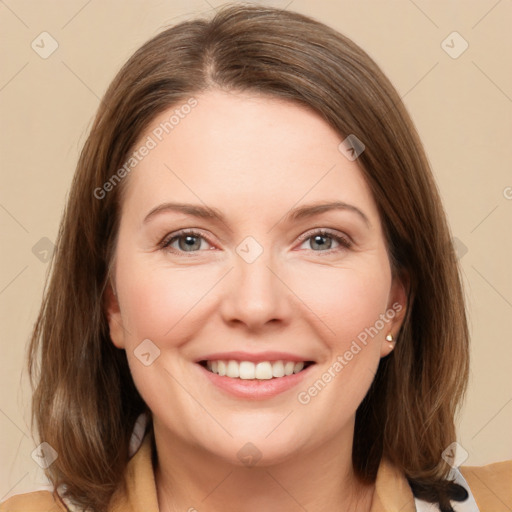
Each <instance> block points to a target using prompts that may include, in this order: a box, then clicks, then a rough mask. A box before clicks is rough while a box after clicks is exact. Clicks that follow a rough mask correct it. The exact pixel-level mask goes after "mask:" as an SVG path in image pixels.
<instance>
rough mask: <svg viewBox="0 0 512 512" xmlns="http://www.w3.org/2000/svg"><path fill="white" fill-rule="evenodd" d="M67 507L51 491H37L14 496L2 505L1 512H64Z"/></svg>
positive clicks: (0, 504) (0, 505) (0, 506)
mask: <svg viewBox="0 0 512 512" xmlns="http://www.w3.org/2000/svg"><path fill="white" fill-rule="evenodd" d="M63 511H66V507H64V505H62V503H61V502H60V501H59V500H56V499H55V497H54V496H53V494H52V493H51V492H50V491H35V492H28V493H26V494H18V495H16V496H12V497H11V498H9V499H8V500H6V501H4V502H2V503H0V512H63Z"/></svg>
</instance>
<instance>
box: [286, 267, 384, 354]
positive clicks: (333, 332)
mask: <svg viewBox="0 0 512 512" xmlns="http://www.w3.org/2000/svg"><path fill="white" fill-rule="evenodd" d="M390 285H391V273H390V270H389V268H388V266H387V265H386V260H383V261H380V260H377V261H375V260H374V261H373V262H372V263H371V264H367V265H358V266H357V267H356V266H355V265H354V266H352V267H350V266H348V265H347V266H346V267H344V268H334V267H324V268H321V267H318V268H317V269H313V270H311V269H309V271H308V272H307V273H306V272H304V273H303V275H301V276H296V278H294V281H293V285H292V286H293V289H294V292H295V293H297V295H298V296H299V297H300V298H301V299H302V300H303V301H304V302H305V303H306V304H307V306H308V307H309V308H310V310H311V311H312V312H313V313H314V315H315V317H316V318H317V322H318V323H319V325H322V326H323V327H322V330H323V331H324V332H325V333H326V338H325V339H326V340H328V343H329V345H330V348H331V349H332V350H334V351H340V350H343V351H344V350H346V347H348V346H350V344H351V341H352V340H354V339H357V337H358V336H359V335H360V334H361V333H365V332H366V329H369V328H371V327H373V326H375V324H376V322H378V321H379V318H380V315H382V314H385V311H386V306H387V303H388V299H389V290H390ZM320 322H321V324H320ZM381 324H382V322H378V324H377V325H378V327H381V329H382V325H381ZM384 330H385V329H384ZM372 332H374V331H372ZM381 334H382V335H383V336H385V334H387V333H381ZM361 338H364V334H363V335H362V336H361ZM370 339H371V338H370ZM375 345H376V344H375Z"/></svg>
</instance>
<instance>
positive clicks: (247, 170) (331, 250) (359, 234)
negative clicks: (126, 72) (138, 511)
mask: <svg viewBox="0 0 512 512" xmlns="http://www.w3.org/2000/svg"><path fill="white" fill-rule="evenodd" d="M195 97H196V99H197V101H198V105H197V106H196V107H195V108H194V109H193V110H192V111H191V112H190V114H188V115H187V116H185V117H184V119H181V120H180V122H179V124H178V125H176V126H175V128H174V129H173V130H172V132H171V133H169V134H168V135H166V136H165V137H164V138H163V140H162V141H161V142H159V143H158V145H157V147H155V148H154V149H152V150H151V151H150V152H149V154H148V155H147V156H146V157H145V158H144V159H143V160H142V161H141V162H140V163H139V164H138V165H137V167H136V168H135V169H134V170H133V171H132V173H131V174H130V175H129V177H128V178H126V179H127V180H128V182H127V183H126V185H127V187H128V188H127V190H126V192H127V194H126V197H125V200H124V203H123V205H122V212H121V223H120V231H119V238H118V243H117V247H116V255H115V265H114V271H113V277H114V279H113V286H112V289H109V294H108V297H109V299H108V303H107V304H108V306H107V309H108V311H107V312H108V318H109V325H110V335H111V338H112V341H113V343H114V344H115V346H116V347H118V348H121V349H125V350H126V355H127V358H128V362H129V365H130V369H131V372H132V375H133V379H134V382H135V384H136V386H137V388H138V390H139V392H140V394H141V395H142V397H143V398H144V400H145V401H146V403H147V404H148V406H149V408H150V409H151V411H152V414H153V420H154V429H155V441H156V447H157V453H158V465H157V468H156V484H157V492H158V499H159V504H160V509H161V510H163V511H167V510H168V511H171V510H180V511H185V510H189V509H190V508H191V507H195V508H196V509H197V510H200V511H221V510H222V511H224V512H225V511H228V512H229V511H239V510H240V504H243V510H244V511H249V512H252V511H254V512H256V511H261V510H266V511H282V510H287V511H295V510H297V511H299V510H304V509H307V510H308V511H309V512H315V511H325V510H355V509H356V506H357V510H369V509H370V505H371V500H372V493H373V486H372V485H363V484H362V483H361V482H359V481H358V480H357V479H356V477H355V475H354V473H353V469H352V464H351V451H352V440H353V432H354V419H355V413H356V409H357V407H358V406H359V404H360V403H361V401H362V400H363V398H364V396H365V394H366V392H367V390H368V388H369V386H370V384H371V382H372V379H373V377H374V374H375V372H376V369H377V366H378V364H379V360H380V358H381V357H384V356H386V355H387V354H389V352H390V351H391V350H392V349H393V346H394V344H393V343H390V342H388V341H386V339H385V337H386V335H387V334H389V333H393V334H396V333H397V332H398V330H399V328H400V325H401V322H402V320H403V317H404V315H405V302H406V290H405V287H404V285H403V283H402V282H400V281H399V280H397V279H394V278H392V273H391V269H390V263H389V258H388V253H387V250H386V244H385V240H384V235H383V231H382V226H381V222H380V218H379V214H378V210H377V206H376V204H375V201H374V199H373V197H372V195H371V193H370V190H369V188H368V186H367V185H366V182H365V181H364V179H363V174H362V172H361V170H360V169H359V166H358V164H357V160H356V161H349V160H348V159H347V158H346V157H345V156H344V155H343V154H342V153H341V152H340V151H339V150H338V145H339V144H340V142H341V141H342V140H343V138H342V137H340V135H338V134H337V133H336V132H335V131H334V130H333V129H332V128H331V127H330V126H329V125H328V124H327V123H326V122H325V121H324V120H323V119H322V118H321V117H320V116H319V115H318V114H316V113H315V112H312V111H311V110H309V109H307V108H305V107H302V106H300V105H296V104H294V103H291V102H288V101H285V100H280V99H275V98H270V97H265V96H259V95H254V94H248V93H240V92H230V93H227V92H221V91H217V90H210V91H208V92H206V93H202V94H200V95H197V96H195ZM175 108H176V106H173V107H172V108H170V109H169V111H168V112H164V113H163V114H162V115H160V116H158V117H157V118H155V119H154V121H153V123H152V124H151V126H149V128H148V130H147V131H146V132H145V133H143V134H142V135H141V137H140V139H139V140H140V141H141V143H142V142H143V141H144V140H146V138H147V136H148V135H151V133H152V130H154V129H155V127H157V126H158V125H159V124H160V123H161V122H163V121H164V120H167V119H169V116H170V114H171V113H172V111H173V110H174V109H175ZM335 200H338V201H344V202H346V203H349V204H351V205H353V206H356V207H357V208H359V209H360V210H361V211H362V212H363V213H364V214H365V215H366V217H367V219H368V221H369V224H370V225H369V226H368V225H367V224H366V223H365V222H364V221H363V219H362V218H361V217H360V216H359V215H357V214H356V213H354V212H352V211H349V210H332V211H327V212H323V213H321V214H319V215H317V216H315V217H311V218H304V219H300V220H292V221H285V220H284V216H285V215H286V214H287V213H288V211H289V210H290V209H292V208H295V207H297V206H303V205H305V204H310V203H314V202H319V201H322V202H323V201H325V202H330V201H335ZM167 201H176V202H183V203H192V204H197V205H201V206H203V205H205V204H206V205H208V206H210V207H214V208H217V209H218V210H220V211H221V212H222V213H223V215H224V216H225V223H219V222H215V221H213V220H212V219H208V218H196V217H193V216H190V215H186V214H184V213H176V212H166V213H162V214H159V215H155V216H154V217H153V218H151V220H149V221H148V222H147V223H144V222H143V220H144V218H145V216H146V215H147V214H148V212H149V211H150V210H151V209H153V208H154V207H156V206H158V205H160V204H161V203H164V202H167ZM183 228H195V230H198V231H200V232H201V234H202V235H204V236H205V238H204V239H202V238H198V239H194V240H195V241H196V243H195V245H194V246H193V247H194V249H193V251H192V252H190V251H189V252H186V248H187V247H186V244H185V240H184V238H181V239H176V240H175V241H174V242H173V244H172V246H171V248H167V249H162V248H161V247H160V246H159V243H160V242H161V241H162V240H163V239H166V238H167V239H169V238H170V237H169V235H172V234H173V233H176V232H177V231H178V230H180V229H183ZM320 228H326V229H330V230H331V231H333V232H334V233H335V234H339V235H342V236H344V237H345V238H348V239H349V240H350V241H351V243H352V245H351V247H349V248H346V247H344V246H342V245H341V244H339V243H338V242H337V241H336V240H335V239H333V238H329V237H327V238H325V239H323V240H322V239H320V241H318V239H315V238H314V236H313V235H314V234H315V230H316V229H320ZM307 233H311V234H310V235H309V236H310V237H309V238H305V239H303V240H300V239H299V236H300V235H302V234H307ZM247 236H251V237H253V238H254V239H255V240H256V241H257V242H258V243H259V244H260V246H261V247H262V248H263V253H262V254H261V255H260V256H259V257H258V258H257V259H256V260H255V261H254V262H253V263H250V264H249V263H247V262H246V261H245V260H244V259H243V258H242V257H240V256H239V255H238V254H237V252H236V248H237V246H238V245H239V244H240V243H241V242H242V241H243V240H244V239H245V238H246V237H247ZM311 236H313V238H311ZM180 240H181V243H180ZM315 240H316V241H318V243H319V244H320V246H319V245H316V244H315ZM173 250H174V252H173ZM180 251H181V252H180ZM112 290H115V294H116V295H114V294H113V292H112ZM394 303H400V304H401V305H402V310H401V312H400V314H397V315H395V317H394V318H393V320H391V321H389V322H388V323H386V326H385V328H384V329H382V330H381V331H379V333H378V335H376V336H374V337H373V338H369V342H368V344H367V345H366V346H364V347H363V348H362V350H361V351H360V352H358V353H357V355H355V356H354V358H353V359H352V360H351V361H350V362H348V364H346V366H345V367H344V368H343V370H342V371H341V372H338V373H337V374H336V377H335V378H333V379H332V380H331V382H329V383H328V385H326V386H325V387H324V388H323V389H322V390H321V392H319V393H318V394H317V395H316V396H314V397H313V398H312V399H311V401H310V402H309V403H307V404H301V403H299V401H298V400H297V393H298V392H299V391H304V390H307V389H308V388H309V387H310V386H312V385H313V383H314V382H315V381H317V380H318V379H319V378H320V377H321V375H322V374H323V373H324V372H326V371H327V370H328V369H329V368H330V367H332V365H333V363H334V362H335V361H336V357H337V356H338V355H342V354H344V353H345V352H346V351H347V350H348V349H349V348H350V346H351V343H352V342H353V340H355V339H356V338H357V336H358V334H360V333H361V332H362V331H363V330H364V329H365V328H367V327H369V326H373V325H374V324H375V322H376V320H378V319H379V315H381V314H385V313H386V311H388V310H390V309H392V305H393V304H394ZM145 339H150V340H151V341H152V342H153V343H154V344H155V345H156V346H157V347H158V348H159V350H160V355H159V357H158V358H157V359H156V360H155V361H154V362H153V363H152V364H151V365H149V366H145V365H144V364H141V362H140V360H139V359H138V358H137V357H136V356H135V354H134V350H135V349H136V348H137V346H138V345H139V344H140V343H141V342H142V340H145ZM230 350H245V351H248V352H262V351H265V350H278V351H287V352H291V353H295V354H300V355H305V356H307V359H309V360H314V361H316V365H315V366H314V367H313V368H312V369H311V371H310V375H309V377H308V378H307V379H305V381H304V382H303V383H300V384H299V386H297V387H295V388H293V389H291V390H288V391H285V392H284V393H281V394H280V395H277V396H275V397H273V398H269V399H265V400H244V399H241V398H234V397H232V396H231V395H228V394H226V393H225V392H223V391H221V390H219V389H218V388H217V387H215V386H213V385H212V384H210V383H209V380H208V379H206V378H205V377H204V376H202V374H201V373H200V372H199V370H198V368H197V365H196V363H195V362H194V361H196V360H197V359H198V358H200V357H201V356H203V355H206V354H208V353H211V352H214V351H215V352H216V351H230ZM331 372H332V370H331ZM247 442H251V443H252V444H254V445H255V446H256V447H257V449H258V450H259V452H260V454H261V459H260V460H259V461H258V463H257V464H256V465H255V466H253V467H248V466H246V465H244V463H243V462H242V461H241V460H240V459H239V457H238V456H237V453H238V451H239V450H240V449H241V448H242V447H243V446H244V445H245V444H246V443H247Z"/></svg>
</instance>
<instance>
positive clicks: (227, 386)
mask: <svg viewBox="0 0 512 512" xmlns="http://www.w3.org/2000/svg"><path fill="white" fill-rule="evenodd" d="M197 366H198V367H199V369H200V370H201V371H202V372H203V374H204V375H206V377H207V378H208V379H210V382H211V383H212V384H214V385H215V386H217V387H218V388H220V389H222V390H223V391H227V392H228V393H230V394H231V395H233V396H236V397H238V398H245V399H248V400H264V399H266V398H272V397H273V396H276V395H279V394H280V393H283V392H284V391H287V390H289V389H291V388H293V387H294V386H296V385H297V384H299V383H300V382H301V381H302V380H303V379H304V377H305V376H306V375H307V374H309V370H310V369H311V368H312V367H313V366H314V365H313V364H311V365H309V366H308V367H307V368H305V369H304V370H302V371H300V372H299V373H292V374H291V375H286V376H285V377H275V378H272V379H266V380H258V379H233V378H232V377H226V376H220V375H218V374H217V373H213V372H211V371H209V370H207V369H206V368H205V367H204V366H202V365H200V364H197Z"/></svg>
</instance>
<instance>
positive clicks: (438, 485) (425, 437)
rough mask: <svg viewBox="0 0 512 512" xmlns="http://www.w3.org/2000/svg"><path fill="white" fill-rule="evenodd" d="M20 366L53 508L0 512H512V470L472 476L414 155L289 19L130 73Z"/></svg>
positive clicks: (434, 219)
mask: <svg viewBox="0 0 512 512" xmlns="http://www.w3.org/2000/svg"><path fill="white" fill-rule="evenodd" d="M39 357H40V359H39ZM38 364H39V366H38ZM29 365H30V368H31V369H32V376H33V378H34V380H35V382H36V387H35V392H34V399H33V406H34V407H33V414H34V419H35V423H36V425H37V427H38V431H39V435H40V440H41V442H42V443H43V444H42V445H41V455H42V458H43V459H44V460H46V465H47V466H48V468H47V474H48V476H49V477H50V479H51V480H52V483H53V485H54V492H53V493H50V492H38V493H30V494H26V495H22V496H17V497H13V498H11V499H10V500H8V501H6V502H5V503H4V504H3V505H2V506H1V507H0V509H1V510H40V511H43V510H45V511H46V510H66V509H69V510H86V509H88V510H95V511H114V510H122V511H131V510H133V511H139V510H140V511H145V512H146V511H156V510H160V511H174V510H189V511H194V510H198V511H218V510H222V511H235V510H237V511H239V510H244V511H256V510H258V511H260V510H266V511H273V510H287V511H288V510H290V511H292V510H308V511H309V512H315V511H323V510H351V511H352V510H357V511H371V512H377V511H384V510H385V511H398V510H400V511H413V510H436V509H437V510H442V511H448V510H458V511H459V510H460V511H462V510H478V509H479V510H482V511H484V510H493V511H496V510H507V508H503V507H507V506H508V507H510V506H511V505H510V503H511V496H510V491H509V490H508V488H507V485H508V482H509V479H510V475H511V465H510V464H509V463H500V464H494V465H491V466H488V467H485V468H462V470H460V471H459V470H458V463H457V454H456V452H455V451H454V444H453V443H454V442H455V441H456V434H455V427H454V415H455V412H456V410H457V407H458V405H459V403H460V400H461V398H462V396H463V393H464V389H465V386H466V380H467V375H468V329H467V323H466V317H465V310H464V303H463V294H462V290H461V283H460V279H459V275H458V269H457V264H456V258H455V255H454V251H453V248H452V245H451V242H450V233H449V229H448V227H447V223H446V219H445V215H444V212H443V208H442V206H441V202H440V199H439V194H438V192H437V189H436V186H435V183H434V181H433V178H432V174H431V172H430V170H429V166H428V163H427V160H426V157H425V154H424V151H423V149H422V146H421V144H420V141H419V139H418V136H417V134H416V131H415V129H414V127H413V125H412V122H411V120H410V118H409V116H408V115H407V113H406V111H405V109H404V106H403V105H402V103H401V101H400V98H399V96H398V95H397V93H396V91H395V90H394V89H393V87H392V86H391V84H390V83H389V81H388V80H387V79H386V78H385V77H384V75H383V74H382V72H381V71H380V70H379V68H378V67H377V66H376V64H375V63H374V62H373V61H372V60H371V59H370V58H369V57H368V56H367V55H366V54H365V53H364V52H363V51H362V50H361V49H360V48H359V47H357V46H356V45H355V44H354V43H353V42H351V41H350V40H348V39H347V38H345V37H343V36H342V35H340V34H339V33H337V32H335V31H334V30H332V29H330V28H329V27H327V26H325V25H323V24H320V23H318V22H316V21H314V20H312V19H310V18H307V17H305V16H302V15H300V14H297V13H293V12H287V11H281V10H277V9H273V8H263V7H251V6H240V5H234V6H227V7H226V8H223V9H222V10H221V11H219V12H218V13H217V14H216V16H215V17H214V18H213V19H212V20H211V21H205V20H195V21H189V22H185V23H181V24H179V25H177V26H175V27H173V28H170V29H169V30H166V31H164V32H162V33H161V34H159V35H158V36H156V37H155V38H154V39H152V40H151V41H149V42H148V43H146V44H145V45H144V46H143V47H142V48H140V49H139V50H138V51H137V52H136V53H135V54H134V55H133V56H132V58H131V59H130V60H129V61H128V62H127V64H126V65H125V66H124V67H123V69H122V70H121V71H120V72H119V74H118V75H117V77H116V78H115V80H114V81H113V83H112V84H111V86H110V88H109V89H108V91H107V93H106V95H105V97H104V99H103V101H102V104H101V107H100V109H99V112H98V114H97V118H96V120H95V123H94V126H93V128H92V130H91V134H90V136H89V138H88V140H87V142H86V144H85V147H84V149H83V151H82V154H81V157H80V160H79V163H78V167H77V171H76V174H75V178H74V181H73V184H72V189H71V194H70V197H69V201H68V207H67V209H66V212H65V215H64V218H63V222H62V225H61V230H60V233H59V240H58V243H57V248H56V253H55V261H54V266H53V274H52V276H51V279H50V283H49V288H48V289H47V291H46V295H45V299H44V302H43V306H42V309H41V312H40V315H39V318H38V321H37V323H36V326H35V329H34V334H33V339H32V344H31V348H30V361H29ZM38 368H40V371H38V370H37V369H38ZM425 507H427V508H425ZM428 507H430V508H428ZM500 507H501V508H500Z"/></svg>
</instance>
